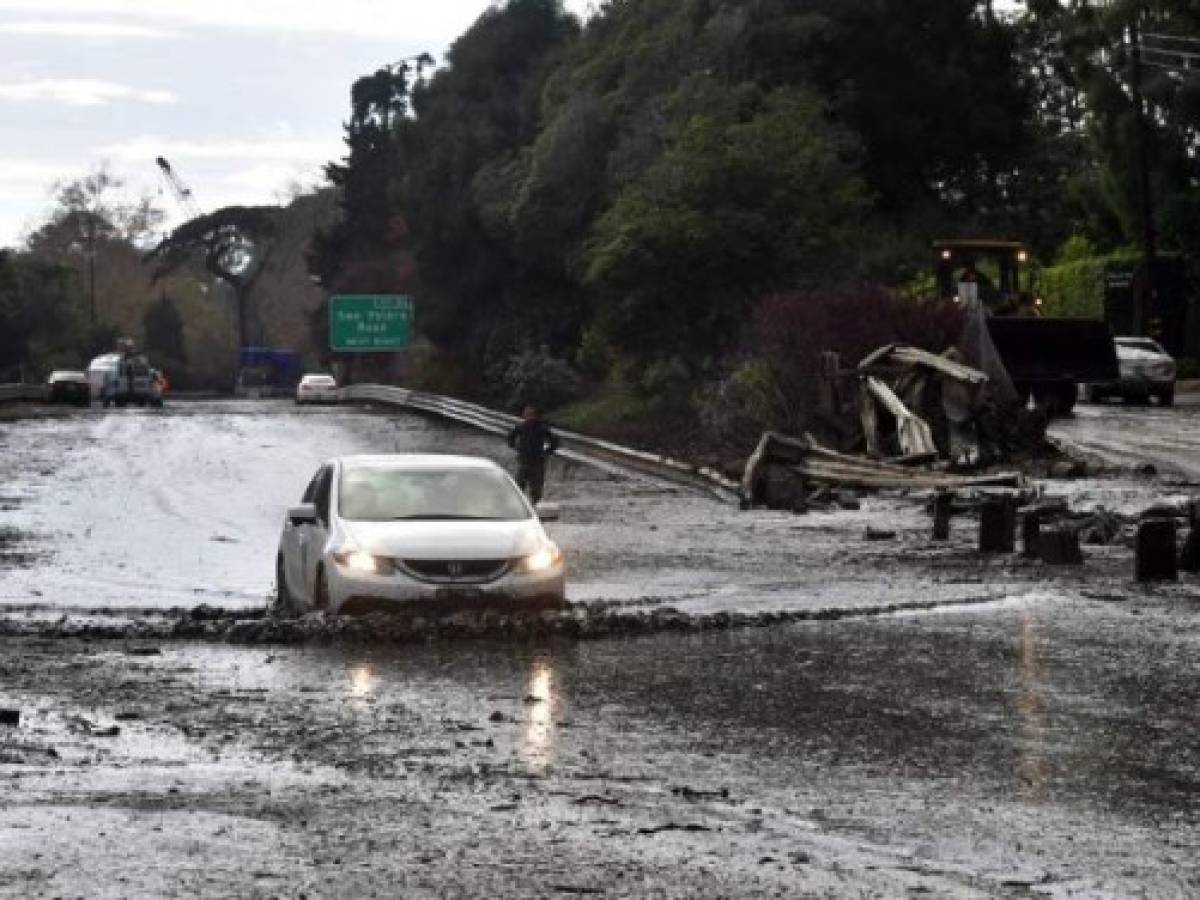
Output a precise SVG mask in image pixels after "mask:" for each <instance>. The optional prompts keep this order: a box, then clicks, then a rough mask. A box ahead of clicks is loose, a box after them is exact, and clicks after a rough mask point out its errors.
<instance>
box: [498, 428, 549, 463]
mask: <svg viewBox="0 0 1200 900" xmlns="http://www.w3.org/2000/svg"><path fill="white" fill-rule="evenodd" d="M508 446H510V447H512V448H513V449H514V450H516V451H517V456H518V457H520V458H521V459H527V460H540V459H545V458H546V457H547V456H549V455H550V454H551V453H553V452H554V451H555V450H557V449H558V438H557V437H556V436H555V434H554V432H553V431H551V430H550V426H549V425H547V424H546V423H545V422H543V421H542V420H541V419H526V420H525V421H523V422H520V423H518V424H517V425H516V427H514V428H513V430H512V431H510V432H509V433H508Z"/></svg>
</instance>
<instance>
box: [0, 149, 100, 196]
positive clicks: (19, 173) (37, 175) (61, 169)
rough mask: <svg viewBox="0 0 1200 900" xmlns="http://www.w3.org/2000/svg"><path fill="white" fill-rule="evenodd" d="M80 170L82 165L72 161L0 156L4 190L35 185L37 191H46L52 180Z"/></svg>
mask: <svg viewBox="0 0 1200 900" xmlns="http://www.w3.org/2000/svg"><path fill="white" fill-rule="evenodd" d="M82 171H84V168H83V167H82V166H79V165H75V164H72V163H66V162H64V163H53V162H44V161H42V160H32V159H13V158H7V159H6V158H4V157H0V185H3V187H4V189H5V190H6V191H7V190H11V189H12V188H14V187H21V186H32V185H36V189H37V191H38V192H40V193H48V191H49V189H50V186H51V185H52V184H54V182H56V181H61V180H62V179H64V178H70V177H73V176H75V175H78V174H80V173H81V172H82Z"/></svg>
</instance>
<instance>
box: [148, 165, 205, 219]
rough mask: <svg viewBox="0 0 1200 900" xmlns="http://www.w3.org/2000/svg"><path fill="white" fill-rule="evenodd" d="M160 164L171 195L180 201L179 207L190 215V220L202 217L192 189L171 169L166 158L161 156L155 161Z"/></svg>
mask: <svg viewBox="0 0 1200 900" xmlns="http://www.w3.org/2000/svg"><path fill="white" fill-rule="evenodd" d="M155 162H156V163H158V167H159V169H161V170H162V174H163V179H164V180H165V181H166V182H167V186H168V187H170V189H171V193H172V194H174V195H175V199H176V200H178V201H179V205H180V206H182V207H183V211H184V212H186V213H187V214H188V218H189V219H196V218H199V217H200V215H201V212H200V207H199V206H197V205H196V200H195V198H194V197H193V196H192V189H191V188H190V187H188V186H187V184H185V183H184V180H183V179H182V178H180V177H179V176H178V175H176V174H175V170H174V169H172V168H171V164H170V163H169V162H167V159H166V157H165V156H160V157H158V158H157V159H156V160H155Z"/></svg>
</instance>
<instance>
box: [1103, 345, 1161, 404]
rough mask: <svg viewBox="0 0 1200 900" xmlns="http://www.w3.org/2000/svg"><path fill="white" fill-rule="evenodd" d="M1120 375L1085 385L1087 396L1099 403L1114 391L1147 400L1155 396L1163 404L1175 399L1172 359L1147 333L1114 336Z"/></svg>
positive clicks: (1127, 397) (1144, 401)
mask: <svg viewBox="0 0 1200 900" xmlns="http://www.w3.org/2000/svg"><path fill="white" fill-rule="evenodd" d="M1113 343H1114V344H1115V345H1116V348H1117V364H1118V366H1119V369H1120V378H1119V379H1117V380H1116V381H1112V382H1105V383H1102V384H1091V385H1088V390H1087V393H1088V399H1089V400H1091V401H1092V402H1093V403H1098V402H1100V401H1101V400H1103V399H1104V398H1105V397H1108V396H1111V395H1116V396H1119V397H1122V398H1124V399H1125V400H1140V401H1142V402H1143V403H1146V402H1149V400H1150V398H1151V397H1157V398H1158V402H1159V403H1160V404H1162V405H1163V406H1170V405H1171V404H1172V403H1174V402H1175V360H1174V359H1172V358H1171V355H1170V354H1169V353H1167V351H1166V350H1164V349H1163V348H1162V347H1161V346H1160V345H1159V343H1158V342H1157V341H1155V340H1153V339H1151V338H1146V337H1117V338H1113Z"/></svg>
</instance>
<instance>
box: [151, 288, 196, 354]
mask: <svg viewBox="0 0 1200 900" xmlns="http://www.w3.org/2000/svg"><path fill="white" fill-rule="evenodd" d="M142 321H143V330H144V333H145V336H146V338H145V341H144V344H145V347H146V351H147V352H148V353H150V355H151V356H152V357H155V358H158V357H161V358H162V359H163V360H166V361H170V362H171V363H185V362H187V350H186V347H185V345H184V337H183V317H182V316H180V314H179V308H178V307H177V306H176V305H175V303H174V302H173V301H172V300H171V298H170V296H168V295H167V294H166V293H164V294H163V295H162V296H161V297H160V298H159V300H158V302H157V303H155V304H154V305H153V306H151V307H149V308H148V309H147V310H146V314H145V316H144V317H143V320H142Z"/></svg>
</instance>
